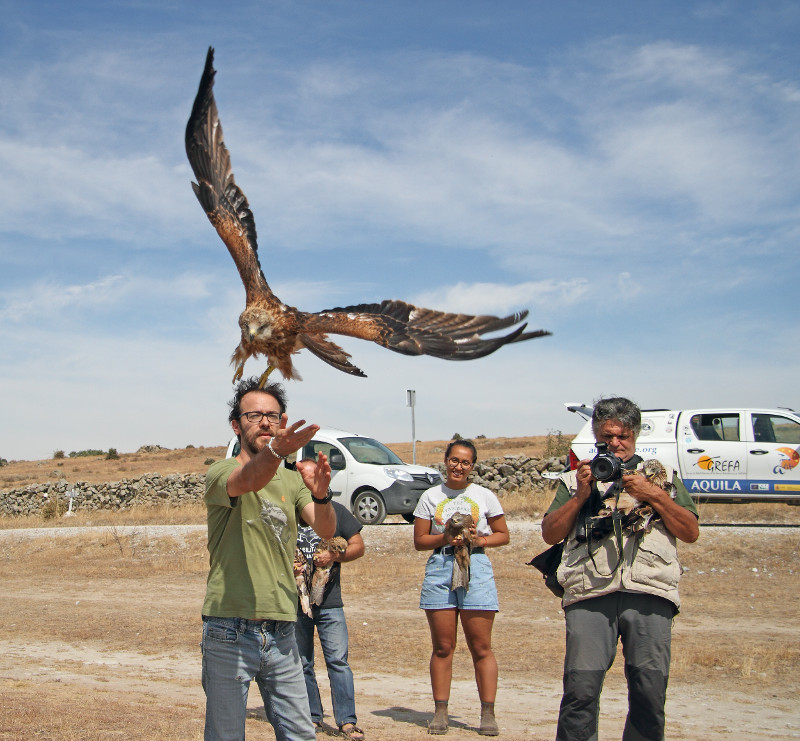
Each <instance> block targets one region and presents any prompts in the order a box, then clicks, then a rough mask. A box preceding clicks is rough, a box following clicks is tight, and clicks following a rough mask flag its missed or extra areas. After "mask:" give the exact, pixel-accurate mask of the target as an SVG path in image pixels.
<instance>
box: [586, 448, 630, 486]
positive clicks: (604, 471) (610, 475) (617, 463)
mask: <svg viewBox="0 0 800 741" xmlns="http://www.w3.org/2000/svg"><path fill="white" fill-rule="evenodd" d="M590 467H591V471H592V476H593V477H594V478H595V479H596V480H597V481H603V482H605V481H619V480H620V479H621V478H622V473H623V466H622V459H621V458H618V457H617V456H615V455H614V454H613V453H609V452H608V445H606V443H597V455H596V456H595V457H594V458H592V462H591V464H590Z"/></svg>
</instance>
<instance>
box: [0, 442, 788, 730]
mask: <svg viewBox="0 0 800 741" xmlns="http://www.w3.org/2000/svg"><path fill="white" fill-rule="evenodd" d="M487 442H488V441H487ZM423 446H430V447H432V448H435V447H437V445H436V444H434V443H429V444H423ZM222 450H223V449H221V448H220V449H216V448H214V449H211V448H206V449H204V450H201V449H189V450H188V451H185V455H186V457H187V458H191V457H192V456H195V455H196V456H197V457H198V458H199V457H201V456H202V457H203V459H205V458H208V457H220V456H221V454H222ZM499 450H501V451H502V452H514V451H511V450H509V451H505V450H502V448H499ZM212 451H216V455H215V454H214V453H213V452H212ZM178 452H179V451H162V452H159V453H152V454H146V455H147V456H156V458H154V459H153V458H151V460H150V461H149V466H150V467H149V468H147V471H148V472H149V471H154V470H157V471H158V472H160V473H169V472H175V471H179V470H182V469H181V468H179V467H175V468H172V469H171V470H167V468H160V469H157V468H156V466H155V462H154V461H156V460H157V461H159V462H160V461H162V460H164V462H165V463H169V464H170V465H171V464H172V463H178V464H180V465H184V463H185V464H186V465H187V466H188V465H197V464H196V460H195V463H189V462H187V461H183V460H182V459H176V460H175V461H169V462H167V461H166V458H167V456H168V455H169V454H176V455H177V454H178ZM498 454H501V453H498ZM142 455H145V454H142ZM438 455H441V453H439V454H438ZM481 456H482V457H489V455H488V453H484V452H482V453H481ZM404 457H405V458H406V459H407V460H408V459H409V458H410V456H409V455H404ZM417 457H418V460H420V457H421V455H420V450H419V448H418V453H417ZM76 460H77V459H76ZM70 462H71V460H70V459H67V460H66V461H64V468H66V467H67V466H68V465H69V463H70ZM54 463H55V461H47V462H45V465H43V466H36V468H38V469H43V470H45V471H47V470H48V469H49V468H50V467H51V466H52V464H54ZM84 463H85V464H86V465H87V466H88V467H89V468H93V469H94V468H96V469H102V466H103V465H104V463H109V464H112V463H113V464H118V465H126V466H131V467H133V465H134V464H135V463H137V464H138V463H139V461H133V460H126V459H125V457H124V456H123V457H121V459H120V461H102V460H94V461H92V460H85V461H84ZM16 465H17V464H16V463H13V464H10V465H9V466H8V467H3V468H2V469H0V474H5V473H8V472H9V469H10V468H11V467H12V466H16ZM200 465H201V466H202V465H203V464H202V460H201V461H200ZM198 470H204V468H200V469H198ZM142 472H144V471H142ZM106 473H107V474H108V471H106ZM14 475H21V474H19V473H15V474H14ZM123 475H125V476H134V475H138V474H135V473H132V472H129V473H126V474H123ZM119 477H121V476H112V475H107V476H104V477H103V478H102V479H96V480H113V479H114V478H119ZM70 478H72V476H70ZM75 480H91V479H90V478H89V476H88V475H86V473H85V472H80V473H76V474H75ZM0 487H2V488H9V485H8V484H7V483H5V482H2V483H0ZM507 504H508V505H510V506H509V507H508V509H509V512H510V513H512V512H523V511H536V510H541V509H542V508H543V507H544V506H545V502H544V501H542V502H525V501H524V495H519V496H518V497H517V498H515V499H514V500H509V501H508V503H507ZM701 514H702V518H703V520H705V521H715V520H716V521H730V520H731V519H733V518H735V519H736V520H737V521H747V520H749V521H751V522H753V521H755V522H768V521H772V522H786V523H795V524H796V523H798V522H799V521H800V518H798V514H800V508H798V507H788V506H787V505H769V506H768V505H704V506H703V507H702V508H701ZM397 519H399V518H397ZM509 520H510V528H511V536H512V538H511V544H510V545H509V546H507V547H505V548H502V549H497V550H496V551H493V552H492V554H491V558H492V561H493V564H494V567H495V573H496V578H497V582H498V588H499V591H500V598H501V612H500V613H499V615H498V617H497V621H496V627H495V632H494V644H495V651H496V654H497V657H498V662H499V665H500V691H499V696H498V701H497V708H498V720H499V722H500V725H501V729H502V736H501V737H502V738H506V739H510V740H514V741H516V740H517V739H519V740H520V741H522V740H534V741H540V740H543V739H552V738H553V736H554V734H555V720H556V714H557V710H558V702H559V697H560V671H561V661H562V656H563V630H564V628H563V617H562V615H561V611H560V609H559V602H558V600H557V599H556V598H554V597H553V596H552V595H551V594H550V593H549V592H548V591H547V590H546V589H545V588H544V586H543V585H542V583H541V580H540V578H539V577H538V576H537V572H534V570H533V569H532V568H531V567H529V566H527V565H526V561H528V560H530V558H531V556H533V555H534V554H535V553H538V552H539V551H540V550H542V549H543V548H544V544H543V543H542V540H541V536H540V533H539V528H538V524H537V522H536V521H535V519H532V518H526V517H523V516H522V515H517V514H510V515H509ZM203 522H204V513H203V509H202V507H201V506H199V505H197V506H191V507H183V508H180V509H175V508H148V509H147V510H138V511H137V510H133V511H128V512H124V513H99V514H98V513H92V514H91V516H88V515H82V514H80V515H78V516H76V517H72V518H69V519H68V520H60V521H58V522H52V521H48V522H46V523H45V522H44V521H42V520H40V519H38V518H27V519H26V520H24V521H20V520H11V521H9V520H6V521H5V522H3V523H2V528H4V529H3V530H2V531H0V589H2V595H3V599H2V601H0V628H1V630H0V740H3V741H5V740H11V739H14V740H17V739H19V740H22V739H25V740H27V739H43V740H44V739H46V740H48V741H49V740H53V741H56V740H58V741H73V740H75V741H77V740H78V739H81V740H86V739H88V740H91V741H93V740H95V739H97V740H98V741H100V740H103V741H104V740H105V739H109V740H110V739H137V740H145V741H148V740H150V739H152V740H153V741H155V740H159V741H172V740H175V741H177V740H178V739H180V740H190V741H195V740H199V739H201V738H202V725H203V693H202V689H201V687H200V654H199V647H198V643H199V638H200V617H199V613H200V605H201V603H202V598H203V593H204V587H205V576H206V569H207V563H208V561H207V552H206V549H205V532H204V528H203V527H202V523H203ZM165 523H175V524H176V526H175V527H170V526H167V525H165ZM153 524H157V526H156V527H153V526H152V525H153ZM45 526H47V528H46V529H42V530H33V529H32V528H44V527H45ZM17 528H25V529H22V530H20V529H17ZM363 535H364V540H365V542H366V545H367V552H366V555H365V556H364V558H362V559H361V560H359V561H357V562H354V563H351V564H347V565H346V567H345V572H344V574H345V575H344V579H343V584H344V592H345V603H346V611H347V615H348V624H349V627H350V635H351V638H350V643H351V664H352V666H353V669H354V672H355V676H356V694H357V707H358V711H359V721H360V724H361V725H363V726H364V728H365V730H366V731H367V735H368V737H369V738H370V739H372V740H373V741H378V740H381V739H382V740H384V741H399V740H400V739H404V740H405V739H423V738H427V735H426V730H425V723H426V721H427V719H428V718H429V717H430V714H431V710H432V702H431V699H430V689H429V684H428V674H427V663H428V658H429V653H430V644H429V637H428V631H427V624H426V622H425V619H424V615H423V614H422V613H421V611H420V610H419V609H418V606H417V605H418V596H419V587H420V583H421V579H422V572H423V567H424V561H425V555H424V554H420V553H416V552H415V551H414V550H413V548H412V546H411V527H410V526H409V525H406V524H404V523H400V522H394V523H391V524H385V525H382V526H379V527H367V528H365V529H364V533H363ZM798 551H800V532H798V531H797V530H792V529H789V528H781V529H774V528H773V529H770V530H765V529H756V530H754V529H743V528H736V529H728V528H725V529H722V528H707V529H706V530H703V531H702V534H701V538H700V540H699V541H698V542H697V543H696V544H694V545H691V546H683V547H682V549H681V559H682V562H683V564H684V566H685V567H686V568H687V571H686V574H685V577H684V579H683V581H682V584H681V591H682V596H683V602H684V606H683V611H682V613H681V614H680V615H679V616H678V617H677V619H676V622H675V632H674V638H673V671H672V676H671V679H670V690H669V699H668V708H667V709H668V727H667V737H668V738H670V739H678V740H680V741H689V740H690V739H691V740H692V741H694V740H695V739H709V740H711V741H722V740H723V739H724V740H731V739H737V740H738V739H756V738H758V739H761V738H770V739H779V740H784V739H797V738H800V713H798V710H797V693H798V685H800V682H799V681H798V676H800V628H798V625H797V620H798V617H797V615H798V597H797V594H798V591H799V590H800V560H799V559H798ZM318 676H319V679H320V684H321V686H322V687H323V697H324V700H325V706H326V708H328V709H329V708H330V702H329V699H327V695H326V694H325V692H326V691H325V689H324V687H325V686H326V677H325V672H324V667H323V668H320V669H319V671H318ZM250 705H251V707H252V709H253V710H254V711H256V710H257V709H258V707H259V698H258V696H257V692H256V691H252V692H251V698H250ZM625 707H626V693H625V684H624V677H623V674H622V655H621V652H620V655H619V656H618V659H617V662H616V664H615V666H614V667H613V668H612V670H611V672H610V673H609V677H608V679H607V681H606V687H605V690H604V699H603V703H602V718H601V737H603V738H615V737H616V738H619V736H620V733H621V728H622V723H623V720H624V714H625ZM478 709H479V703H478V699H477V693H476V690H475V687H474V679H473V677H472V672H471V663H470V660H469V656H468V653H467V651H466V649H465V648H464V646H463V643H462V645H459V647H458V650H457V656H456V662H455V674H454V683H453V694H452V698H451V711H452V714H453V720H452V725H451V730H450V733H449V734H448V737H449V738H452V739H455V740H456V741H459V740H461V739H474V738H478V736H477V734H476V724H477V721H478ZM326 720H327V719H326ZM329 730H331V731H333V730H334V729H332V728H331V729H329ZM247 737H248V739H255V740H259V739H273V738H274V736H273V734H272V732H271V728H270V726H269V725H268V724H267V723H265V722H263V721H260V720H258V719H255V718H254V719H251V720H248V728H247ZM326 737H327V736H326Z"/></svg>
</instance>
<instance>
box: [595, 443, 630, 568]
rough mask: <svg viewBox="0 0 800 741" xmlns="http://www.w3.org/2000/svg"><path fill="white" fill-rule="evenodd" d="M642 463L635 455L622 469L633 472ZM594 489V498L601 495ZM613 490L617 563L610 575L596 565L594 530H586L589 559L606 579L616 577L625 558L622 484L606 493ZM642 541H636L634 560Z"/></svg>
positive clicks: (613, 486) (616, 483)
mask: <svg viewBox="0 0 800 741" xmlns="http://www.w3.org/2000/svg"><path fill="white" fill-rule="evenodd" d="M641 462H642V458H641V456H638V455H636V454H634V455H632V456H631V457H630V458H629V459H628V460H627V461H625V463H623V464H622V468H623V469H624V470H625V471H632V470H634V469H635V468H636V467H637V466H638V465H639V464H640V463H641ZM594 487H595V488H594V490H593V491H592V497H594V496H595V494H599V490H598V489H597V486H596V484H595V485H594ZM612 489H613V492H612V493H613V495H614V511H613V512H612V513H611V525H612V528H613V532H614V540H615V541H616V546H617V563H616V565H615V566H614V568H613V569H612V570H611V571H610V572H609V573H608V574H602V572H601V571H600V569H599V568H598V566H597V563H595V560H594V554H595V553H597V551H595V552H594V553H592V528H591V527H587V528H586V548H587V550H588V551H589V558H591V559H592V565H593V566H594V568H595V571H597V573H598V574H601V575H602V576H606V577H609V576H614V574H616V573H617V570H618V569H619V567H620V566H621V565H622V557H623V554H624V542H623V539H622V518H623V514H622V512H620V510H619V508H618V506H619V495H620V494H621V493H622V491H623V489H622V484H621V483H620V482H619V481H615V482H614V483H613V484H612V485H611V486H610V487H609V488H608V489H606V492H605V493H606V494H609V493H610V490H612ZM603 540H605V537H604V538H603ZM640 540H641V539H640V538H637V539H636V543H635V545H634V549H635V550H634V552H633V557H634V558H636V550H638V548H639V541H640Z"/></svg>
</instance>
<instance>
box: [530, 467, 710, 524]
mask: <svg viewBox="0 0 800 741" xmlns="http://www.w3.org/2000/svg"><path fill="white" fill-rule="evenodd" d="M672 483H673V485H674V486H675V504H679V505H680V506H681V507H683V508H685V509H688V510H689V511H690V512H691V513H692V514H693V515H694V516H695V517H697V516H698V515H697V507H696V506H695V503H694V500H693V499H692V498H691V496H689V492H688V491H686V487H685V486H684V485H683V481H681V479H680V476H678V475H677V473H676V474H675V475H674V476H673V477H672ZM568 501H569V489H568V488H567V485H566V484H565V483H564V482H563V481H560V482H559V484H558V489H557V490H556V496H555V499H553V503H552V504H551V505H550V508H549V509H548V510H547V512H545V514H547V515H549V514H550V513H551V512H555V511H556V510H557V509H558V508H559V507H561V506H563V505H564V504H566V503H567V502H568Z"/></svg>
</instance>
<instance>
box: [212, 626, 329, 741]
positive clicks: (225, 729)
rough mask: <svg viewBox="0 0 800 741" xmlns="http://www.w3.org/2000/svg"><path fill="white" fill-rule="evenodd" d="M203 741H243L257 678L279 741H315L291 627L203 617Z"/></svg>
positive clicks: (265, 706)
mask: <svg viewBox="0 0 800 741" xmlns="http://www.w3.org/2000/svg"><path fill="white" fill-rule="evenodd" d="M202 649H203V689H204V690H205V693H206V726H205V736H204V738H205V741H243V739H244V727H245V718H246V716H247V693H248V690H249V689H250V682H251V681H252V680H253V679H255V680H256V683H257V684H258V689H259V690H260V691H261V697H262V698H263V700H264V710H265V711H266V714H267V718H268V719H269V722H270V723H272V727H273V728H274V730H275V738H276V739H277V741H315V738H316V734H315V732H314V725H313V723H312V722H311V715H310V713H309V710H308V700H307V699H306V692H305V683H304V682H303V670H302V668H301V665H300V656H299V655H298V652H297V643H296V641H295V637H294V623H291V622H287V621H284V620H244V619H242V618H216V617H206V616H203V642H202Z"/></svg>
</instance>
